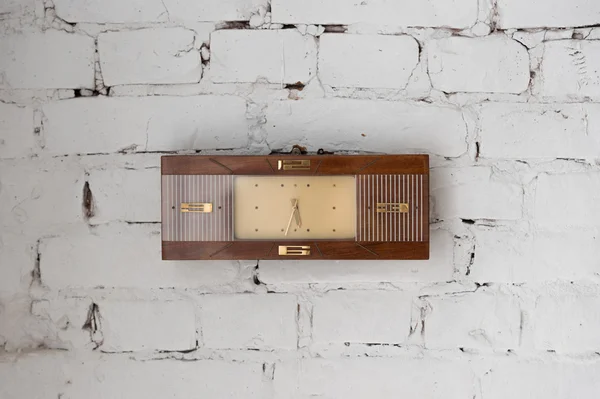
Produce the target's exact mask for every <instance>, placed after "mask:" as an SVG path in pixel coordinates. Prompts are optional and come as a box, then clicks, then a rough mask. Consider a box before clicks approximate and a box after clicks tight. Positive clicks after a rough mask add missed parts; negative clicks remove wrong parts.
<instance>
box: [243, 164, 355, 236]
mask: <svg viewBox="0 0 600 399" xmlns="http://www.w3.org/2000/svg"><path fill="white" fill-rule="evenodd" d="M233 197H234V200H233V220H234V238H235V239H236V240H268V239H354V237H355V232H356V209H357V208H356V183H355V177H354V176H235V177H234V178H233Z"/></svg>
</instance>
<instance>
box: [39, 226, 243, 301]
mask: <svg viewBox="0 0 600 399" xmlns="http://www.w3.org/2000/svg"><path fill="white" fill-rule="evenodd" d="M160 250H161V244H160V226H157V225H147V224H142V225H120V224H111V225H106V226H105V225H100V226H98V227H95V228H94V229H93V231H92V233H87V232H86V231H69V232H67V233H65V234H64V235H61V236H59V237H53V238H48V239H44V240H42V243H41V245H40V252H41V270H42V272H41V274H42V283H43V284H44V285H46V286H48V287H49V288H51V289H63V288H67V287H84V288H93V287H99V286H101V287H123V288H130V287H139V288H158V287H177V288H199V287H210V286H220V285H223V284H228V283H231V282H232V281H233V280H234V279H235V277H236V275H237V270H238V263H237V262H233V261H215V262H203V263H202V264H198V262H193V261H172V262H171V261H162V260H161V254H160Z"/></svg>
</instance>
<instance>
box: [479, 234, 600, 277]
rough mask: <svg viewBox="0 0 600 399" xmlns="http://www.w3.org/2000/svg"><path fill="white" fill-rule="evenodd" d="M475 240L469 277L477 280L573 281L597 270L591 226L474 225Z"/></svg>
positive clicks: (599, 255) (599, 248) (599, 237)
mask: <svg viewBox="0 0 600 399" xmlns="http://www.w3.org/2000/svg"><path fill="white" fill-rule="evenodd" d="M475 242H476V254H477V256H476V257H475V259H474V261H473V265H472V266H471V268H470V277H471V278H472V279H473V280H475V281H478V282H489V281H493V282H504V283H508V282H532V283H535V282H543V281H555V280H567V281H573V280H586V279H591V278H595V276H597V274H598V259H600V245H598V243H599V242H600V234H598V231H597V230H596V229H594V228H592V229H586V230H579V229H570V230H564V229H561V231H557V232H553V231H537V232H535V233H533V232H527V231H510V230H508V231H497V230H489V229H485V230H484V229H478V230H476V231H475ZM575 258H577V262H573V261H572V260H573V259H575ZM565 265H569V266H568V267H565Z"/></svg>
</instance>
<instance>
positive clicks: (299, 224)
mask: <svg viewBox="0 0 600 399" xmlns="http://www.w3.org/2000/svg"><path fill="white" fill-rule="evenodd" d="M292 203H293V204H295V205H294V207H295V208H296V209H295V210H296V211H295V212H294V215H295V216H296V224H297V225H298V227H299V228H300V227H302V220H301V219H300V208H299V207H298V200H295V202H294V200H292Z"/></svg>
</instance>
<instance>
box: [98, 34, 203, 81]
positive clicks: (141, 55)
mask: <svg viewBox="0 0 600 399" xmlns="http://www.w3.org/2000/svg"><path fill="white" fill-rule="evenodd" d="M194 36H195V34H194V31H192V30H189V29H184V28H164V29H139V30H134V31H130V32H107V33H103V34H100V35H99V36H98V53H99V54H100V65H101V68H102V77H103V79H104V84H105V85H106V86H113V85H123V84H144V83H146V84H147V83H150V84H161V83H197V82H199V81H200V77H201V76H202V60H201V59H200V52H199V51H198V50H197V49H195V48H194Z"/></svg>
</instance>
